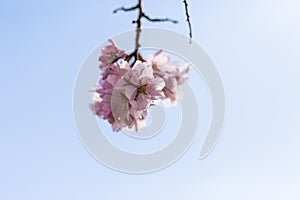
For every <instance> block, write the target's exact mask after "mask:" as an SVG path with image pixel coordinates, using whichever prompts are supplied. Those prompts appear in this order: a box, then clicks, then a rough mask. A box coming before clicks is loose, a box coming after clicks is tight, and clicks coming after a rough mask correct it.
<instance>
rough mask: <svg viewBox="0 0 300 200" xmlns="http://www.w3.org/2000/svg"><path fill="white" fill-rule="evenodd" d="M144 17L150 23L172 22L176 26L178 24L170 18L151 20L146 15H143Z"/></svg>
mask: <svg viewBox="0 0 300 200" xmlns="http://www.w3.org/2000/svg"><path fill="white" fill-rule="evenodd" d="M143 17H144V18H145V19H147V20H148V21H150V22H172V23H174V24H177V23H178V21H177V20H174V19H169V18H151V17H149V16H148V15H145V14H144V13H143Z"/></svg>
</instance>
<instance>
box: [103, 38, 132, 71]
mask: <svg viewBox="0 0 300 200" xmlns="http://www.w3.org/2000/svg"><path fill="white" fill-rule="evenodd" d="M108 41H109V42H110V43H111V44H110V45H107V46H105V47H104V48H103V49H102V51H101V56H100V57H99V61H100V62H101V64H100V69H101V70H102V71H104V70H105V69H106V68H107V67H108V66H110V65H111V64H113V62H114V61H116V60H117V59H118V58H125V57H126V54H125V51H124V50H120V49H118V48H117V46H116V45H115V43H114V42H113V41H112V40H108Z"/></svg>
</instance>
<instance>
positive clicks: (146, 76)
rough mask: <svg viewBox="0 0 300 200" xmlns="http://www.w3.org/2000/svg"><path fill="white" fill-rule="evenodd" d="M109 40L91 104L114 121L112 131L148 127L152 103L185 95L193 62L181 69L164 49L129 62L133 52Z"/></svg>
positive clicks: (108, 119)
mask: <svg viewBox="0 0 300 200" xmlns="http://www.w3.org/2000/svg"><path fill="white" fill-rule="evenodd" d="M109 42H110V45H108V46H105V47H104V48H103V49H102V51H101V55H100V57H99V61H100V66H99V68H100V70H101V75H102V76H101V79H100V80H99V83H98V84H97V85H96V89H95V91H94V98H93V102H92V103H91V106H90V107H91V109H92V110H93V112H94V114H95V115H97V116H99V117H100V118H102V119H105V120H107V121H108V122H109V123H110V124H111V126H112V129H113V131H120V130H122V129H124V128H128V129H132V128H134V129H135V130H136V131H138V130H139V129H141V128H143V126H145V118H146V116H147V113H148V110H149V108H150V107H151V106H154V105H157V104H158V103H159V102H160V101H163V102H164V103H165V105H175V104H176V102H177V100H179V99H180V98H181V97H182V92H181V89H180V86H181V85H182V84H184V83H185V81H186V80H187V73H188V71H189V68H190V65H188V64H187V65H185V66H184V67H182V68H181V69H179V68H178V65H176V64H172V63H170V58H169V56H168V54H167V53H165V52H164V51H163V50H160V51H158V52H157V53H155V54H154V55H149V56H148V58H147V59H143V58H142V57H141V56H139V59H136V60H135V61H134V62H131V63H130V55H127V54H126V53H125V51H123V50H120V49H118V48H117V46H116V45H115V43H114V42H113V41H112V40H109Z"/></svg>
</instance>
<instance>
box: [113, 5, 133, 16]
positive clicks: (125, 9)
mask: <svg viewBox="0 0 300 200" xmlns="http://www.w3.org/2000/svg"><path fill="white" fill-rule="evenodd" d="M136 9H138V5H136V6H133V7H131V8H125V7H123V6H122V7H120V8H117V9H115V10H114V11H113V13H114V14H115V13H117V12H119V11H124V12H128V11H132V10H136Z"/></svg>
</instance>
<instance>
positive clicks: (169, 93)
mask: <svg viewBox="0 0 300 200" xmlns="http://www.w3.org/2000/svg"><path fill="white" fill-rule="evenodd" d="M147 62H148V63H149V64H151V65H152V68H153V71H154V76H155V77H160V78H162V79H163V80H164V82H165V87H164V88H163V92H164V96H165V101H164V102H165V103H166V105H170V104H176V101H177V100H178V99H180V98H181V97H182V91H181V88H180V86H181V85H182V84H184V83H185V81H186V80H187V73H188V71H189V69H190V65H186V66H184V67H183V68H182V69H179V68H178V65H177V64H171V63H170V58H169V56H168V54H166V53H165V52H163V50H160V51H158V52H157V53H156V54H154V56H152V55H150V56H148V59H147Z"/></svg>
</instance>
